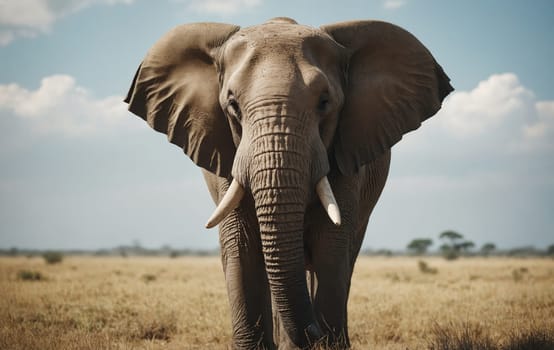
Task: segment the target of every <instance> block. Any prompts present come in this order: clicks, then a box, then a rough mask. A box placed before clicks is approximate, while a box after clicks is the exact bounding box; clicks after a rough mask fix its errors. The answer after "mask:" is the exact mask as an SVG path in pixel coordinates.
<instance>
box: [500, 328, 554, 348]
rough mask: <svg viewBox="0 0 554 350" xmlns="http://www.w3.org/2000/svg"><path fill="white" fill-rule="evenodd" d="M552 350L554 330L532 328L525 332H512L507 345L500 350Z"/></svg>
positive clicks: (553, 346)
mask: <svg viewBox="0 0 554 350" xmlns="http://www.w3.org/2000/svg"><path fill="white" fill-rule="evenodd" d="M552 349H554V330H550V331H549V330H546V329H542V328H532V329H529V330H526V331H523V332H521V331H519V332H516V331H513V332H512V333H511V334H510V336H509V339H508V343H507V344H506V345H504V346H503V347H502V348H501V350H552Z"/></svg>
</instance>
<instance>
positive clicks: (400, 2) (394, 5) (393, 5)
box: [383, 0, 406, 10]
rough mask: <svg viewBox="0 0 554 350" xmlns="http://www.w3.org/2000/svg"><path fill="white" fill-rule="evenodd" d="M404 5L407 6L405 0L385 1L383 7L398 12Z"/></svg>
mask: <svg viewBox="0 0 554 350" xmlns="http://www.w3.org/2000/svg"><path fill="white" fill-rule="evenodd" d="M404 5H406V1H405V0H385V2H384V3H383V7H384V8H385V9H387V10H396V9H398V8H400V7H402V6H404Z"/></svg>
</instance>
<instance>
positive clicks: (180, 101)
mask: <svg viewBox="0 0 554 350" xmlns="http://www.w3.org/2000/svg"><path fill="white" fill-rule="evenodd" d="M238 30H239V27H237V26H234V25H229V24H219V23H196V24H185V25H181V26H178V27H176V28H174V29H173V30H171V31H170V32H168V33H167V34H165V35H164V36H163V37H162V38H161V39H160V40H159V41H158V42H157V43H155V44H154V46H153V47H152V48H151V49H150V50H149V51H148V53H147V55H146V57H145V58H144V60H143V61H142V63H141V65H140V66H139V68H138V70H137V72H136V75H135V78H134V80H133V83H132V85H131V88H130V89H129V93H128V94H127V98H126V99H125V102H127V103H128V104H129V110H130V111H131V112H133V113H134V114H136V115H138V116H139V117H141V118H142V119H144V120H146V121H147V122H148V124H149V125H150V126H151V127H152V128H153V129H155V130H156V131H159V132H162V133H164V134H167V138H168V140H169V141H170V142H171V143H173V144H175V145H178V146H180V147H182V148H183V150H184V151H185V153H186V154H187V155H188V156H189V157H190V158H191V159H192V160H193V161H194V162H195V163H196V164H197V165H198V166H200V167H202V168H205V169H206V170H208V171H210V172H212V173H214V174H216V175H219V176H223V177H227V176H228V175H229V174H230V173H231V167H232V164H233V158H234V155H235V145H234V143H233V139H232V136H231V131H230V129H229V125H228V123H227V119H226V117H225V115H224V114H223V111H222V110H221V107H220V105H219V78H218V72H217V69H216V66H215V61H214V54H215V52H216V51H217V49H218V48H219V47H220V46H221V45H222V44H223V43H224V42H225V41H226V40H227V39H228V38H229V37H230V36H231V35H232V34H233V33H235V32H236V31H238Z"/></svg>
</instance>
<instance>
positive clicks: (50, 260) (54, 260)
mask: <svg viewBox="0 0 554 350" xmlns="http://www.w3.org/2000/svg"><path fill="white" fill-rule="evenodd" d="M42 258H43V259H44V261H45V262H46V263H47V264H59V263H61V262H62V260H63V254H62V253H60V252H44V253H43V254H42Z"/></svg>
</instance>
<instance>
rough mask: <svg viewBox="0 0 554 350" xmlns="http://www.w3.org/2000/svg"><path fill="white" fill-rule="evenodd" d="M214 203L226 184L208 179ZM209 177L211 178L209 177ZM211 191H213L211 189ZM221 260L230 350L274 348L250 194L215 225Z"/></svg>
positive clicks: (219, 197) (221, 194) (260, 253)
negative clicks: (229, 319) (230, 334)
mask: <svg viewBox="0 0 554 350" xmlns="http://www.w3.org/2000/svg"><path fill="white" fill-rule="evenodd" d="M205 176H206V180H207V182H208V185H209V187H210V192H211V193H212V196H214V199H215V200H216V202H218V201H219V199H221V198H222V196H223V194H224V193H225V191H226V190H227V188H228V186H229V182H228V181H227V180H225V179H221V178H217V184H213V183H212V181H208V179H209V177H211V176H213V175H211V174H205ZM212 180H213V179H212ZM214 190H215V191H214ZM219 240H220V245H221V260H222V264H223V271H224V274H225V281H226V284H227V294H228V298H229V305H230V309H231V319H232V325H233V348H234V349H274V348H275V345H274V343H273V333H272V332H273V331H272V329H273V322H272V314H271V297H270V292H269V286H268V282H267V275H266V272H265V264H264V260H263V256H262V248H261V242H260V234H259V230H258V223H257V219H256V216H255V214H254V204H253V199H252V197H251V196H248V195H247V196H245V198H244V199H243V200H242V202H241V204H240V206H239V207H238V208H237V209H235V210H234V211H233V212H231V213H230V214H229V215H228V216H227V217H226V218H225V219H224V220H223V221H222V222H221V223H220V225H219Z"/></svg>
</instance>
